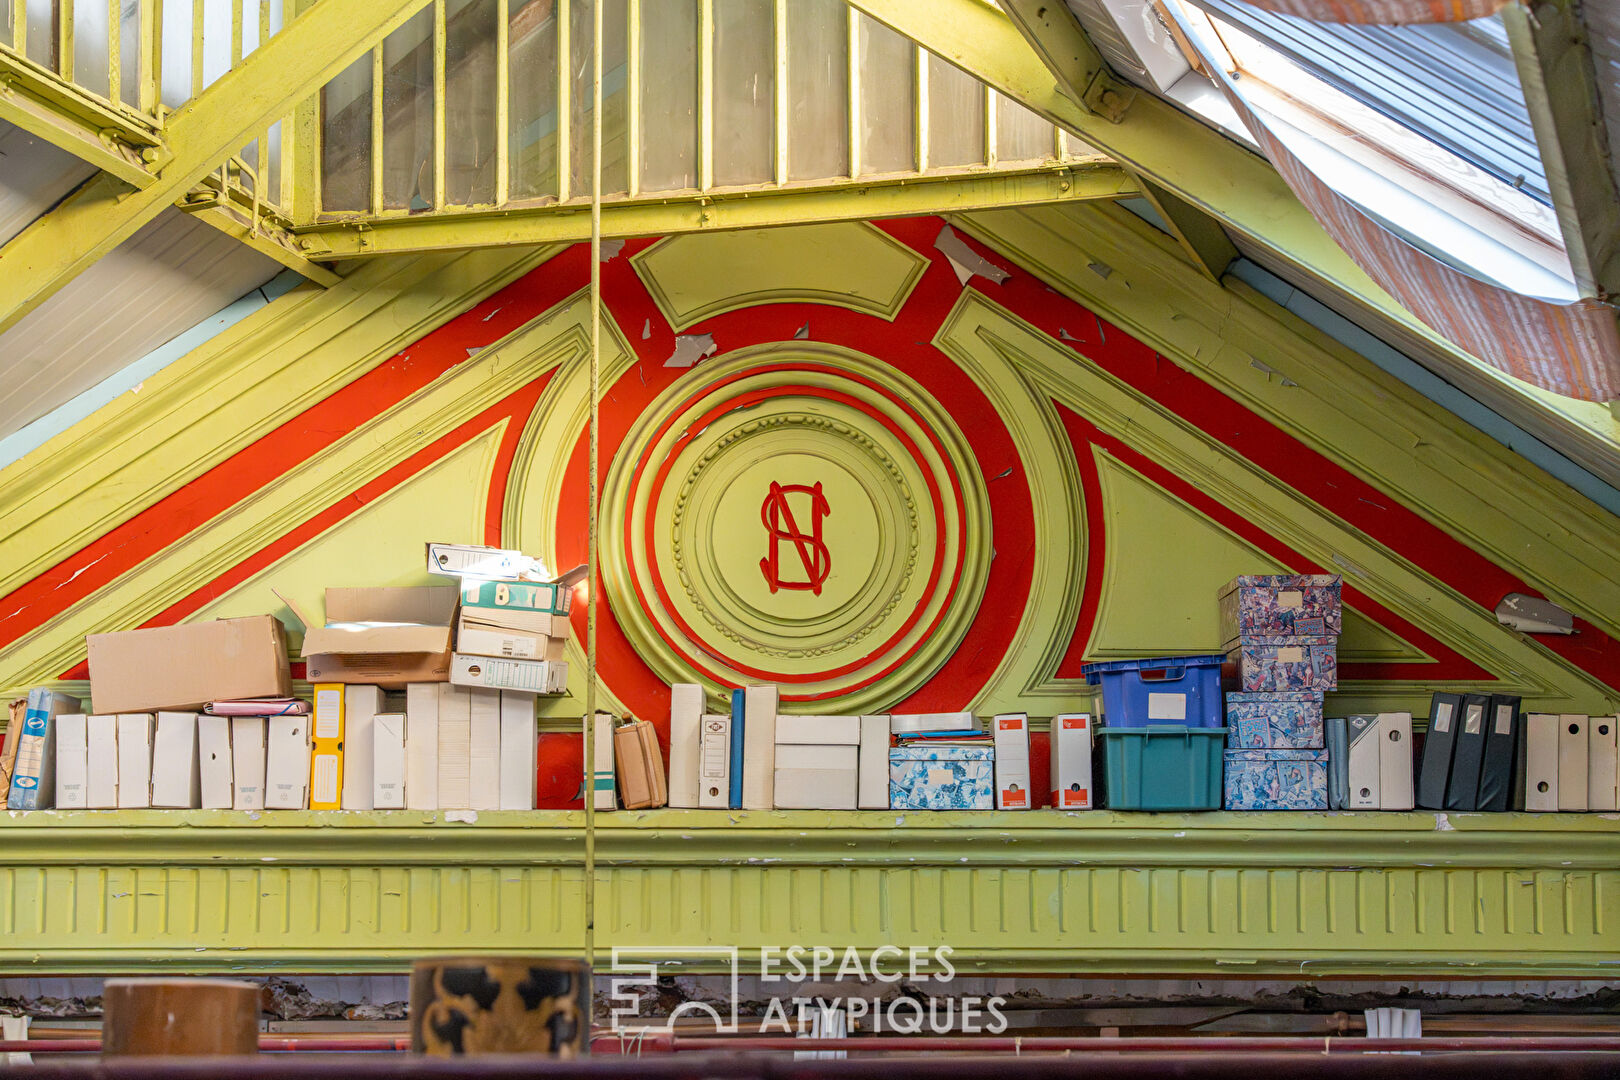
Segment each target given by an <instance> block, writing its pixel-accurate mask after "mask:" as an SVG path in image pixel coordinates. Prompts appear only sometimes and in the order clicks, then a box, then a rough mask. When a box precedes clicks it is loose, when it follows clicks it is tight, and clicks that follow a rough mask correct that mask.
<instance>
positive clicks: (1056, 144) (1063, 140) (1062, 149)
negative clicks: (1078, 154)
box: [1052, 124, 1069, 161]
mask: <svg viewBox="0 0 1620 1080" xmlns="http://www.w3.org/2000/svg"><path fill="white" fill-rule="evenodd" d="M1052 156H1053V157H1055V158H1057V159H1058V160H1059V161H1067V160H1068V159H1069V133H1068V132H1067V131H1064V130H1063V129H1062V128H1060V127H1058V126H1057V125H1056V124H1053V125H1052Z"/></svg>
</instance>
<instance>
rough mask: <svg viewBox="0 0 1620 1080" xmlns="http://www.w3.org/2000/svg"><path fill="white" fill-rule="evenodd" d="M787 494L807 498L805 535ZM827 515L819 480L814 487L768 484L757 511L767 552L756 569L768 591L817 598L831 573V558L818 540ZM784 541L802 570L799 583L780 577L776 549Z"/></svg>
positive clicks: (824, 546) (828, 511) (825, 499)
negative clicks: (807, 593)
mask: <svg viewBox="0 0 1620 1080" xmlns="http://www.w3.org/2000/svg"><path fill="white" fill-rule="evenodd" d="M789 495H804V496H808V497H809V501H810V531H809V532H808V533H806V532H803V531H802V530H800V528H799V523H798V519H797V518H795V517H794V514H793V506H792V504H791V503H790V502H789V501H788V496H789ZM830 513H832V508H831V507H829V506H828V505H827V497H826V496H825V495H823V494H822V493H821V484H820V482H819V481H818V482H817V483H816V485H815V486H814V487H807V486H806V485H804V484H778V483H776V482H775V481H772V483H771V490H770V494H768V495H766V496H765V502H764V503H763V504H762V505H761V506H760V508H759V517H760V520H761V521H763V522H764V523H765V531H766V534H767V538H766V542H767V543H768V544H770V548H769V552H770V553H769V554H768V555H766V557H765V558H763V559H761V560H759V568H760V570H761V572H763V573H764V575H765V581H766V583H767V584H768V585H770V587H771V592H773V593H774V592H776V591H777V590H778V589H809V590H810V591H811V592H813V593H815V594H816V595H817V596H820V595H821V586H822V584H823V583H824V582H825V581H826V580H827V574H828V573H829V572H830V571H831V570H832V555H831V554H830V553H829V552H828V551H827V545H826V544H824V543H822V540H821V519H822V518H824V517H826V516H827V515H828V514H830ZM784 540H788V541H792V543H793V547H794V550H795V551H797V552H798V553H799V565H800V566H801V567H802V568H803V569H804V580H802V581H797V580H795V581H785V580H783V578H782V572H781V561H780V559H779V549H780V546H781V544H782V541H784Z"/></svg>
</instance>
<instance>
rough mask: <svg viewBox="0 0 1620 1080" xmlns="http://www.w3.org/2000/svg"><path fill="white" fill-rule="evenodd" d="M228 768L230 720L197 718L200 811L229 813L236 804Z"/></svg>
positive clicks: (229, 765) (232, 778)
mask: <svg viewBox="0 0 1620 1080" xmlns="http://www.w3.org/2000/svg"><path fill="white" fill-rule="evenodd" d="M232 764H233V762H232V760H231V718H230V717H228V716H199V717H197V772H198V774H199V778H200V780H201V783H202V799H201V805H202V808H203V809H204V810H229V809H230V808H231V804H232V803H233V802H235V801H236V792H235V790H234V789H235V783H234V780H235V777H234V775H233V769H232V768H231V766H232Z"/></svg>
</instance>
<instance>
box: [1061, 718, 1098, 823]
mask: <svg viewBox="0 0 1620 1080" xmlns="http://www.w3.org/2000/svg"><path fill="white" fill-rule="evenodd" d="M1096 805H1097V801H1096V792H1095V790H1094V789H1093V787H1092V783H1091V717H1090V715H1088V714H1086V713H1059V714H1058V715H1057V716H1054V717H1052V806H1053V807H1054V808H1056V809H1058V810H1090V809H1092V808H1093V807H1095V806H1096Z"/></svg>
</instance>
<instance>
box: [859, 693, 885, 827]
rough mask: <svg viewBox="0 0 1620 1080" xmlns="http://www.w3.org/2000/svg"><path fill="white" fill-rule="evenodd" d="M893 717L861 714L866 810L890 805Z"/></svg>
mask: <svg viewBox="0 0 1620 1080" xmlns="http://www.w3.org/2000/svg"><path fill="white" fill-rule="evenodd" d="M890 734H891V732H890V730H889V718H888V716H887V715H884V714H881V713H873V714H870V715H865V716H862V717H861V744H860V749H861V767H860V783H861V789H860V796H859V800H858V805H859V806H860V808H861V809H862V810H887V809H888V808H889V744H890V742H891V741H892V740H891V739H890V738H889V736H890Z"/></svg>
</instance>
